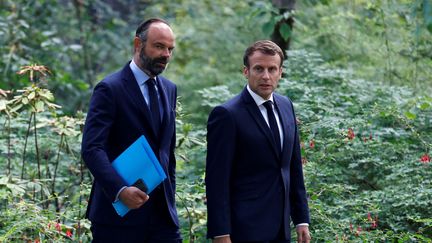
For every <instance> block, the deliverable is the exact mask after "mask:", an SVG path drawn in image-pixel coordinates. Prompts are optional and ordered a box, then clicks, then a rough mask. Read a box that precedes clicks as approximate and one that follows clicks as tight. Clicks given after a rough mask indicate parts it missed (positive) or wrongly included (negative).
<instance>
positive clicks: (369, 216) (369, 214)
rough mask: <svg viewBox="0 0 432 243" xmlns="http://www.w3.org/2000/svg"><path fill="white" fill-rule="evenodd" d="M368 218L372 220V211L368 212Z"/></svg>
mask: <svg viewBox="0 0 432 243" xmlns="http://www.w3.org/2000/svg"><path fill="white" fill-rule="evenodd" d="M367 218H368V221H372V216H371V213H370V212H369V213H368V216H367Z"/></svg>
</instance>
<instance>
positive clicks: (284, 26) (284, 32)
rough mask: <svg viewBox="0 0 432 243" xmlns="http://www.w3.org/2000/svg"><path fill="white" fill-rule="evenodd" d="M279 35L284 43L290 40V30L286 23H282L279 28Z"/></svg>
mask: <svg viewBox="0 0 432 243" xmlns="http://www.w3.org/2000/svg"><path fill="white" fill-rule="evenodd" d="M279 33H280V34H281V36H282V38H283V39H284V40H285V41H286V40H288V39H289V38H290V36H291V29H290V27H289V26H288V24H287V23H282V24H281V26H280V28H279Z"/></svg>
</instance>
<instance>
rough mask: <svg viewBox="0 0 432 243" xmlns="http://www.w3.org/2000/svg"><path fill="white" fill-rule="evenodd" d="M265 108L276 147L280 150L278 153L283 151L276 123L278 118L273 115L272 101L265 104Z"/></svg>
mask: <svg viewBox="0 0 432 243" xmlns="http://www.w3.org/2000/svg"><path fill="white" fill-rule="evenodd" d="M264 107H265V108H266V109H267V117H268V121H269V125H270V130H271V131H272V134H273V138H274V140H275V142H276V146H277V148H278V151H281V141H280V134H279V128H278V125H277V122H276V117H275V115H274V113H273V107H272V102H271V101H270V100H269V101H266V102H264Z"/></svg>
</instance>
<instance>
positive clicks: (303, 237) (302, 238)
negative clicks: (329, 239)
mask: <svg viewBox="0 0 432 243" xmlns="http://www.w3.org/2000/svg"><path fill="white" fill-rule="evenodd" d="M296 231H297V242H299V243H309V242H310V240H311V236H310V233H309V227H308V226H306V225H299V226H297V227H296Z"/></svg>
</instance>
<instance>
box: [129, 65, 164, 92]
mask: <svg viewBox="0 0 432 243" xmlns="http://www.w3.org/2000/svg"><path fill="white" fill-rule="evenodd" d="M129 67H130V69H131V70H132V73H133V74H134V76H135V79H136V81H137V82H138V85H140V86H141V85H143V84H144V83H145V82H146V81H147V80H148V79H149V78H150V77H149V76H148V75H147V74H146V73H145V72H144V71H143V70H141V68H139V67H138V65H137V64H136V63H135V61H134V60H133V59H132V61H131V62H130V64H129ZM155 79H157V76H156V77H155Z"/></svg>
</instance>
